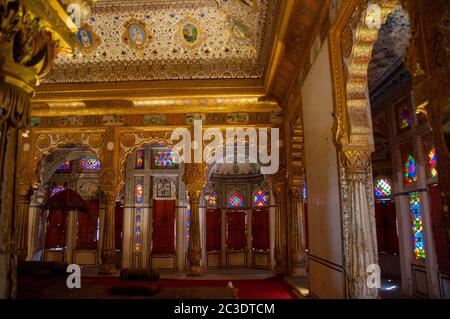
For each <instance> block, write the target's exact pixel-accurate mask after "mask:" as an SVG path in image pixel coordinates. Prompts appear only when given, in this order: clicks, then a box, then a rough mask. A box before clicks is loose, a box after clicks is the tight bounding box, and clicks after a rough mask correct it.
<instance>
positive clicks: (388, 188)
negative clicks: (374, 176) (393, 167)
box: [375, 178, 392, 198]
mask: <svg viewBox="0 0 450 319" xmlns="http://www.w3.org/2000/svg"><path fill="white" fill-rule="evenodd" d="M391 194H392V184H391V182H390V181H389V180H388V179H386V178H379V179H378V180H377V181H376V182H375V196H376V197H378V198H389V197H390V196H391Z"/></svg>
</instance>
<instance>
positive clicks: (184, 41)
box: [175, 17, 207, 50]
mask: <svg viewBox="0 0 450 319" xmlns="http://www.w3.org/2000/svg"><path fill="white" fill-rule="evenodd" d="M206 38H207V35H206V33H205V32H204V31H203V29H202V28H201V27H200V23H199V22H198V21H197V20H195V19H192V18H191V17H185V18H184V19H182V20H181V21H180V22H179V23H178V31H177V33H176V34H175V40H176V41H177V42H178V43H179V44H180V45H181V46H182V47H184V48H186V49H188V50H194V49H196V48H199V47H200V46H201V45H202V44H203V43H204V42H205V40H206Z"/></svg>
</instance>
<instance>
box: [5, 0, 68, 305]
mask: <svg viewBox="0 0 450 319" xmlns="http://www.w3.org/2000/svg"><path fill="white" fill-rule="evenodd" d="M0 12H1V23H0V298H8V297H14V290H15V282H14V277H15V272H16V269H15V265H14V259H15V257H14V254H15V253H14V251H13V249H12V248H13V247H12V244H13V243H12V236H13V233H12V230H13V229H14V222H15V220H16V218H15V216H14V214H15V209H14V208H15V203H14V201H15V198H14V191H15V182H16V181H15V164H16V154H17V141H18V134H19V130H20V129H21V128H24V127H25V125H26V123H27V121H28V115H29V111H30V97H31V96H32V94H33V93H34V89H35V87H36V85H37V84H38V82H39V80H40V79H42V78H43V77H44V76H45V75H46V74H47V73H48V72H49V71H50V68H51V66H52V64H53V60H54V57H55V55H56V50H57V48H64V49H67V50H70V48H71V47H73V46H74V44H75V37H74V32H75V31H76V30H77V26H76V25H75V24H74V23H73V22H72V20H71V19H70V18H69V16H68V14H67V13H66V11H65V8H64V7H62V6H61V4H60V3H59V2H57V1H53V2H51V3H49V2H47V1H25V0H1V1H0Z"/></svg>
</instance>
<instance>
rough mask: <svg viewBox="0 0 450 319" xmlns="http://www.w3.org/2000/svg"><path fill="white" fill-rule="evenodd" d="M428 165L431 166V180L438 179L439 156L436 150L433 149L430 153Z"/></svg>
mask: <svg viewBox="0 0 450 319" xmlns="http://www.w3.org/2000/svg"><path fill="white" fill-rule="evenodd" d="M428 164H429V165H430V176H431V178H436V177H437V176H438V170H437V155H436V149H435V148H433V149H432V150H431V151H430V153H428Z"/></svg>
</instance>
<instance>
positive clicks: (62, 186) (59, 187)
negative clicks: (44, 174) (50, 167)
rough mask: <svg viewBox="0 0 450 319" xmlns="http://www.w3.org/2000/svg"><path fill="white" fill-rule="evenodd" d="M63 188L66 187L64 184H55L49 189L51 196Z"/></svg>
mask: <svg viewBox="0 0 450 319" xmlns="http://www.w3.org/2000/svg"><path fill="white" fill-rule="evenodd" d="M65 189H66V187H65V186H64V185H58V186H55V187H53V188H52V190H51V196H53V195H55V194H56V193H59V192H62V191H63V190H65Z"/></svg>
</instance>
